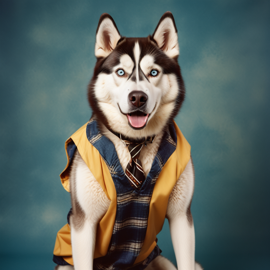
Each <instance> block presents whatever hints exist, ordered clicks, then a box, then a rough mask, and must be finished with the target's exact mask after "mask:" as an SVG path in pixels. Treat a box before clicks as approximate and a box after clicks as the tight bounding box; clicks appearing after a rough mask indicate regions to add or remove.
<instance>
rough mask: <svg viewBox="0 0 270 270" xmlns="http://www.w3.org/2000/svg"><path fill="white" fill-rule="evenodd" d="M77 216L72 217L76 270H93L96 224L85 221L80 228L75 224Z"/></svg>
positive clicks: (73, 251) (73, 255)
mask: <svg viewBox="0 0 270 270" xmlns="http://www.w3.org/2000/svg"><path fill="white" fill-rule="evenodd" d="M76 222H77V218H76V215H74V216H72V217H71V243H72V257H73V262H74V267H75V269H76V270H82V269H86V270H92V269H93V260H94V250H95V241H96V224H94V223H93V222H92V221H91V220H90V219H86V220H84V222H83V224H81V226H80V227H77V226H76V225H75V224H76Z"/></svg>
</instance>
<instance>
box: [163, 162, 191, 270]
mask: <svg viewBox="0 0 270 270" xmlns="http://www.w3.org/2000/svg"><path fill="white" fill-rule="evenodd" d="M193 189H194V172H193V165H192V160H190V161H189V163H188V164H187V166H186V168H185V170H184V172H183V173H182V174H181V176H180V178H179V179H178V181H177V183H176V185H175V187H174V189H173V191H172V193H171V195H170V198H169V203H168V209H167V217H168V220H169V224H170V231H171V237H172V243H173V247H174V252H175V256H176V261H177V266H178V270H194V269H195V236H194V225H193V221H192V216H191V213H190V204H191V200H192V196H193Z"/></svg>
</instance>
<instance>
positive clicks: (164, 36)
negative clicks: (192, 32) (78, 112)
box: [152, 11, 179, 58]
mask: <svg viewBox="0 0 270 270" xmlns="http://www.w3.org/2000/svg"><path fill="white" fill-rule="evenodd" d="M152 38H153V39H154V40H155V41H156V43H157V45H158V47H159V48H160V49H161V50H162V51H164V53H166V54H167V55H168V56H169V57H171V58H176V57H177V56H178V55H179V45H178V35H177V29H176V25H175V21H174V18H173V15H172V13H171V12H169V11H167V12H165V13H164V14H163V16H162V17H161V18H160V20H159V23H158V25H157V27H156V30H155V31H154V34H153V35H152Z"/></svg>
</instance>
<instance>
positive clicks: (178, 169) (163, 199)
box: [53, 123, 190, 265]
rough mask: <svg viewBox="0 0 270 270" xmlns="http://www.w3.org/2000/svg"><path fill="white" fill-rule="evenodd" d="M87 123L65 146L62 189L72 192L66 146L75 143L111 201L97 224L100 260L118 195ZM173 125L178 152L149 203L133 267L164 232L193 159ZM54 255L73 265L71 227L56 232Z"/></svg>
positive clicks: (111, 229)
mask: <svg viewBox="0 0 270 270" xmlns="http://www.w3.org/2000/svg"><path fill="white" fill-rule="evenodd" d="M87 124H88V123H87ZM87 124H85V125H84V126H82V127H81V128H80V129H79V130H78V131H76V132H75V133H74V134H73V135H72V136H71V137H70V138H69V139H68V140H67V141H66V143H65V149H66V155H67V159H68V161H67V166H66V168H65V170H64V171H63V172H62V173H61V174H60V179H61V182H62V185H63V187H64V188H65V189H66V190H67V191H68V192H69V191H70V190H69V173H70V166H69V165H70V160H69V155H68V153H67V146H68V144H69V143H70V142H71V141H73V142H74V143H75V145H76V146H77V149H78V151H79V153H80V155H81V157H82V159H83V160H84V162H85V163H86V165H87V166H88V168H89V170H90V171H91V172H92V174H93V175H94V177H95V179H96V180H97V181H98V183H99V184H100V186H101V188H102V189H103V191H104V192H105V194H106V196H107V197H108V199H109V200H110V201H111V203H110V206H109V209H108V211H107V212H106V214H105V215H104V216H103V217H102V219H101V220H100V222H99V223H98V225H97V235H96V245H95V252H94V258H99V257H103V256H105V255H106V254H107V251H108V247H109V244H110V240H111V236H112V232H113V227H114V222H115V216H116V206H117V195H116V190H115V187H114V182H113V180H112V177H111V174H110V171H109V168H108V166H107V164H106V162H105V161H104V160H103V158H102V157H101V155H100V153H99V151H98V150H97V149H96V148H95V147H94V146H93V145H92V144H91V143H90V142H89V140H88V139H87V136H86V127H87ZM174 126H175V130H176V134H177V146H176V150H175V151H174V152H173V154H172V155H171V156H170V158H169V159H168V160H167V162H166V163H165V165H164V167H163V169H162V170H161V172H160V174H159V177H158V179H157V181H156V183H155V187H154V190H153V194H152V198H151V201H150V207H149V216H148V226H147V231H146V236H145V240H144V244H143V246H142V249H141V252H140V254H139V256H138V257H137V259H136V261H135V263H134V264H136V263H139V262H142V261H143V260H145V259H146V258H147V257H148V256H149V254H150V253H151V252H152V250H153V249H154V248H155V246H156V236H157V234H158V233H159V232H160V231H161V229H162V226H163V223H164V220H165V217H166V211H167V205H168V200H169V196H170V194H171V192H172V189H173V187H174V185H175V184H176V182H177V180H178V179H179V177H180V175H181V174H182V172H183V171H184V169H185V167H186V165H187V163H188V162H189V159H190V145H189V143H188V142H187V140H186V139H185V137H184V136H183V134H182V133H181V131H180V129H179V128H178V127H177V125H176V124H175V123H174ZM53 254H54V255H56V256H61V257H63V259H64V260H65V261H66V262H67V263H69V264H71V265H73V259H72V248H71V237H70V226H69V225H68V224H66V225H65V226H64V227H62V229H60V231H59V232H58V233H57V237H56V242H55V247H54V252H53Z"/></svg>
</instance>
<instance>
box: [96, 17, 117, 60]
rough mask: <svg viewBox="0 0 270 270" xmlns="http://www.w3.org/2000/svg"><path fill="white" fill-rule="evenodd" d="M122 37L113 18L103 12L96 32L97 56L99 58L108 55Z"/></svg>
mask: <svg viewBox="0 0 270 270" xmlns="http://www.w3.org/2000/svg"><path fill="white" fill-rule="evenodd" d="M120 38H121V35H120V33H119V31H118V29H117V27H116V24H115V22H114V20H113V18H112V17H111V16H110V15H109V14H107V13H103V14H102V15H101V16H100V19H99V22H98V27H97V32H96V45H95V56H96V57H97V58H99V57H106V56H108V55H109V54H110V53H111V52H112V50H113V49H114V48H115V47H116V44H117V41H118V40H119V39H120Z"/></svg>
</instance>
